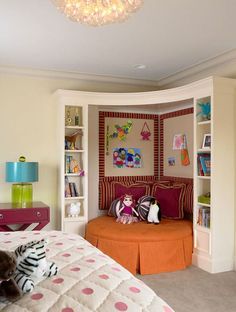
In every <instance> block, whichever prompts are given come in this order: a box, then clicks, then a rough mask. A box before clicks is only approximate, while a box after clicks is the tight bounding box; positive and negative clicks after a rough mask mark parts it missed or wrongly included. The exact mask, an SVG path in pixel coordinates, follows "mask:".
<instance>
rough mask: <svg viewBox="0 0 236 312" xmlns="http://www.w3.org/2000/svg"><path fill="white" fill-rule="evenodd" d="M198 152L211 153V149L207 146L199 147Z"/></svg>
mask: <svg viewBox="0 0 236 312" xmlns="http://www.w3.org/2000/svg"><path fill="white" fill-rule="evenodd" d="M197 152H198V153H210V152H211V149H206V148H199V149H198V150H197Z"/></svg>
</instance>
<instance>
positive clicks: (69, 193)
mask: <svg viewBox="0 0 236 312" xmlns="http://www.w3.org/2000/svg"><path fill="white" fill-rule="evenodd" d="M78 196H79V191H78V188H77V185H76V183H75V182H69V180H68V177H66V178H65V197H78Z"/></svg>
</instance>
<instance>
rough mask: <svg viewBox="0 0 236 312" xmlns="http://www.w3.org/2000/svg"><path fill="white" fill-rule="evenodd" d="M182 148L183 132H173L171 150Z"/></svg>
mask: <svg viewBox="0 0 236 312" xmlns="http://www.w3.org/2000/svg"><path fill="white" fill-rule="evenodd" d="M183 148H184V134H175V135H174V139H173V150H181V149H183Z"/></svg>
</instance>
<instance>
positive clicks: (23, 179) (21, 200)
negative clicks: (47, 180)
mask: <svg viewBox="0 0 236 312" xmlns="http://www.w3.org/2000/svg"><path fill="white" fill-rule="evenodd" d="M25 160H26V159H25V157H24V156H21V157H20V158H19V161H18V162H6V182H16V183H14V184H12V205H13V207H15V208H26V207H30V206H31V205H32V201H33V186H32V183H30V182H36V181H38V163H37V162H27V161H25Z"/></svg>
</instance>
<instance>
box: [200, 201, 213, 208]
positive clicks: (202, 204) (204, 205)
mask: <svg viewBox="0 0 236 312" xmlns="http://www.w3.org/2000/svg"><path fill="white" fill-rule="evenodd" d="M198 205H199V206H203V207H211V205H209V204H205V203H201V202H198Z"/></svg>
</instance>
